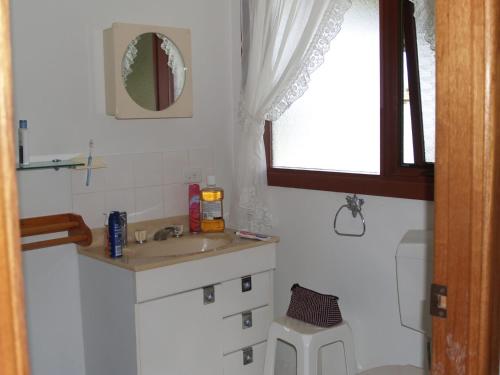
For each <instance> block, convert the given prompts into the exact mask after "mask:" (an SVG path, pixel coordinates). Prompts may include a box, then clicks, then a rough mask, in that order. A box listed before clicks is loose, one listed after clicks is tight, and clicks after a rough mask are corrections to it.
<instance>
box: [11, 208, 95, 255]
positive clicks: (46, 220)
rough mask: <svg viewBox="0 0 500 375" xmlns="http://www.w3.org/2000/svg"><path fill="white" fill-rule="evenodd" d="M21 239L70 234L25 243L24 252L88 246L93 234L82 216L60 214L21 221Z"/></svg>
mask: <svg viewBox="0 0 500 375" xmlns="http://www.w3.org/2000/svg"><path fill="white" fill-rule="evenodd" d="M20 222H21V237H29V236H36V235H40V234H48V233H57V232H65V231H67V232H68V236H67V237H61V238H54V239H50V240H43V241H36V242H31V243H25V244H23V245H22V250H23V251H26V250H34V249H42V248H45V247H51V246H57V245H63V244H67V243H75V244H77V245H81V246H88V245H90V244H91V243H92V232H91V231H90V229H89V227H88V226H87V225H86V224H85V222H84V221H83V218H82V217H81V216H80V215H76V214H70V213H67V214H59V215H49V216H39V217H32V218H27V219H21V221H20Z"/></svg>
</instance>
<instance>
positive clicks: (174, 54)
mask: <svg viewBox="0 0 500 375" xmlns="http://www.w3.org/2000/svg"><path fill="white" fill-rule="evenodd" d="M156 36H157V37H158V38H160V39H161V41H162V43H161V49H162V50H163V51H165V54H166V55H167V56H168V66H169V67H170V69H172V75H173V76H174V101H175V100H177V98H178V97H179V96H180V95H181V93H182V89H183V88H184V80H185V79H186V67H185V66H184V60H183V58H182V55H181V52H180V51H179V49H178V48H177V46H176V45H175V44H174V43H172V42H171V41H170V39H168V38H167V37H166V36H165V35H163V34H156Z"/></svg>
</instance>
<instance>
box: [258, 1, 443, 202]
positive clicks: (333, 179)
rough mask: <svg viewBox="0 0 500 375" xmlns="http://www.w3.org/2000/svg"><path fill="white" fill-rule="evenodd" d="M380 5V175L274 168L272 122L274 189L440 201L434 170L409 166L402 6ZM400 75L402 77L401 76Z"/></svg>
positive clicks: (267, 137) (267, 136)
mask: <svg viewBox="0 0 500 375" xmlns="http://www.w3.org/2000/svg"><path fill="white" fill-rule="evenodd" d="M379 4H380V16H379V17H380V21H379V22H380V76H381V80H380V81H381V82H380V175H364V174H356V173H340V172H326V171H314V170H305V169H288V168H286V169H284V168H274V167H273V166H272V150H271V146H272V123H271V122H269V121H268V122H266V125H265V131H264V144H265V151H266V162H267V182H268V185H269V186H281V187H293V188H301V189H312V190H323V191H336V192H349V193H358V194H369V195H380V196H388V197H398V198H410V199H422V200H433V199H434V164H432V163H424V164H422V163H419V165H411V166H408V165H404V164H403V149H402V148H403V142H402V137H403V127H402V119H403V117H402V116H403V106H402V103H403V89H402V87H403V80H402V79H403V75H402V74H403V73H402V68H403V65H402V48H403V47H402V46H403V44H402V38H403V35H402V34H403V32H402V26H401V25H402V23H401V17H402V2H401V1H400V0H380V3H379ZM394 72H396V73H397V74H396V76H395V75H394ZM384 77H388V79H387V78H386V79H384ZM419 136H420V137H421V135H419ZM419 136H417V137H416V138H418V137H419ZM414 139H415V137H414Z"/></svg>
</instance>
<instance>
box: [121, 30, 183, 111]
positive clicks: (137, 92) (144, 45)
mask: <svg viewBox="0 0 500 375" xmlns="http://www.w3.org/2000/svg"><path fill="white" fill-rule="evenodd" d="M185 80H186V66H185V64H184V60H183V58H182V54H181V52H180V51H179V49H178V48H177V46H176V45H175V44H174V43H173V42H172V41H171V40H170V39H168V38H167V37H166V36H165V35H163V34H160V33H144V34H141V35H139V36H138V37H137V38H135V39H134V40H132V41H131V42H130V43H129V44H128V46H127V49H126V51H125V53H124V55H123V59H122V81H123V85H124V86H125V88H126V90H127V92H128V94H129V95H130V97H131V98H132V99H133V100H134V102H136V103H137V104H138V105H140V106H141V107H142V108H145V109H148V110H150V111H162V110H164V109H165V108H167V107H169V106H170V105H172V104H173V103H175V101H176V100H177V99H178V98H179V96H180V95H181V94H182V90H183V88H184V83H185Z"/></svg>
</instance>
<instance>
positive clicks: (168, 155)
mask: <svg viewBox="0 0 500 375" xmlns="http://www.w3.org/2000/svg"><path fill="white" fill-rule="evenodd" d="M163 167H164V176H163V184H164V185H168V184H182V183H184V170H185V169H186V168H187V167H188V153H187V151H186V150H175V151H165V152H164V153H163Z"/></svg>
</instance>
